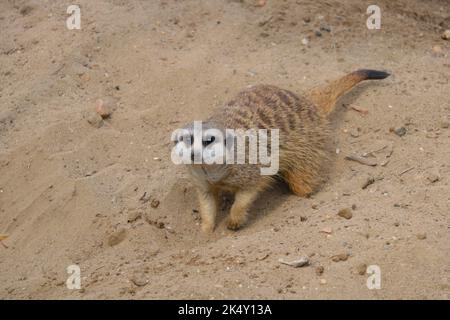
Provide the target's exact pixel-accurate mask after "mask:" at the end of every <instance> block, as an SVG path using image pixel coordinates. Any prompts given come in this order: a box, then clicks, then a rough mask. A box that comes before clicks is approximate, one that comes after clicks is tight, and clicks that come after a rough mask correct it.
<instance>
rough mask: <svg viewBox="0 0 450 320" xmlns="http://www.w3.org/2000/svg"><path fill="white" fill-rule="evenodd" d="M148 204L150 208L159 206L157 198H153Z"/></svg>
mask: <svg viewBox="0 0 450 320" xmlns="http://www.w3.org/2000/svg"><path fill="white" fill-rule="evenodd" d="M150 206H151V207H152V208H158V206H159V200H156V199H153V200H152V202H151V203H150Z"/></svg>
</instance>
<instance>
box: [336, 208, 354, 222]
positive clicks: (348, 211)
mask: <svg viewBox="0 0 450 320" xmlns="http://www.w3.org/2000/svg"><path fill="white" fill-rule="evenodd" d="M338 216H339V217H342V218H345V219H347V220H349V219H351V218H352V217H353V213H352V210H351V209H349V208H344V209H341V210H339V212H338Z"/></svg>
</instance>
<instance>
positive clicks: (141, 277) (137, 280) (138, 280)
mask: <svg viewBox="0 0 450 320" xmlns="http://www.w3.org/2000/svg"><path fill="white" fill-rule="evenodd" d="M130 280H131V282H133V283H134V284H135V285H136V286H138V287H143V286H145V285H147V284H148V280H147V278H146V276H145V274H143V273H136V274H134V275H133V277H132V278H131V279H130Z"/></svg>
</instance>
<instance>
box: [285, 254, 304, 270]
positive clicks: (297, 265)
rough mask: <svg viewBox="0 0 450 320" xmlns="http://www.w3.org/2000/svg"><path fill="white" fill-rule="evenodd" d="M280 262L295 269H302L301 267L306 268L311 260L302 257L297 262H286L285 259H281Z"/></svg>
mask: <svg viewBox="0 0 450 320" xmlns="http://www.w3.org/2000/svg"><path fill="white" fill-rule="evenodd" d="M278 262H280V263H282V264H286V265H288V266H291V267H294V268H301V267H305V266H308V265H309V258H308V257H306V256H304V257H300V258H299V259H297V260H293V261H284V260H283V259H279V260H278Z"/></svg>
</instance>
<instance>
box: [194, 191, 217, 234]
mask: <svg viewBox="0 0 450 320" xmlns="http://www.w3.org/2000/svg"><path fill="white" fill-rule="evenodd" d="M197 195H198V201H199V204H200V216H201V218H202V224H201V228H202V231H203V232H206V233H209V232H212V231H214V227H215V224H216V213H217V193H216V192H214V191H212V190H204V189H197Z"/></svg>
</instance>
